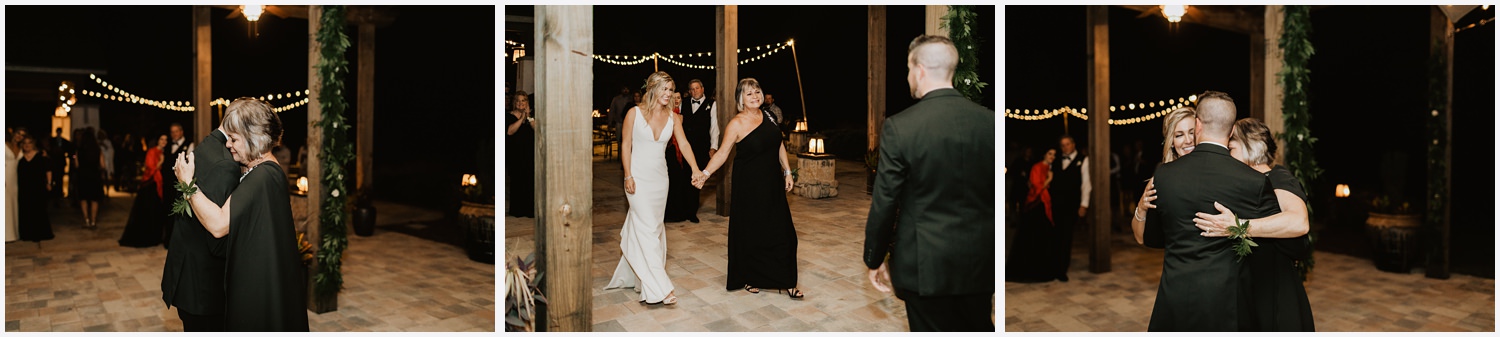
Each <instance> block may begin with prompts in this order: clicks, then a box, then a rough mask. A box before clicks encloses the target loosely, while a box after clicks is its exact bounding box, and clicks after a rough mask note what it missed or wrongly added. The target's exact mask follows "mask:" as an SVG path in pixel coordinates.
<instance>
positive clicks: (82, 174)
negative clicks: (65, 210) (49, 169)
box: [68, 145, 104, 201]
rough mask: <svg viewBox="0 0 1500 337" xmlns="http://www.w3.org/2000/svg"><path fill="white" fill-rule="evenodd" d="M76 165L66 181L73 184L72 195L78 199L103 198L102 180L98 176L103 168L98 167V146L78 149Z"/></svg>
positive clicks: (93, 199) (92, 199) (96, 199)
mask: <svg viewBox="0 0 1500 337" xmlns="http://www.w3.org/2000/svg"><path fill="white" fill-rule="evenodd" d="M77 156H78V166H77V167H75V168H74V170H75V171H74V172H73V174H72V175H71V176H69V177H68V178H69V180H68V183H69V184H71V185H73V187H74V189H73V191H74V193H75V194H74V195H72V197H74V198H76V199H78V200H87V201H99V200H103V199H104V181H103V180H101V178H100V174H101V173H100V172H101V171H103V168H100V167H99V147H98V146H97V145H96V146H88V147H84V148H80V149H78V154H77Z"/></svg>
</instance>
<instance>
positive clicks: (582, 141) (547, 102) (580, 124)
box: [535, 6, 594, 331]
mask: <svg viewBox="0 0 1500 337" xmlns="http://www.w3.org/2000/svg"><path fill="white" fill-rule="evenodd" d="M536 27H537V28H539V29H537V30H536V33H535V37H536V40H535V41H536V44H537V48H536V52H537V54H536V65H537V66H536V69H537V71H536V87H537V88H538V91H537V94H536V95H537V106H539V107H542V108H541V109H537V111H538V113H537V116H536V123H537V125H538V126H539V127H538V128H537V132H536V138H537V142H536V144H537V149H536V157H537V158H536V172H537V177H536V178H537V180H536V184H537V186H536V191H537V192H538V195H537V205H536V207H537V212H536V216H537V218H536V251H537V252H539V253H541V254H539V256H541V259H540V262H539V264H540V266H539V267H538V269H539V270H540V271H542V272H545V273H546V275H545V277H543V278H542V283H543V284H542V293H543V294H544V295H546V296H547V306H546V309H545V312H544V313H542V314H540V315H538V318H539V320H538V324H537V326H538V328H539V329H540V328H543V327H544V328H545V329H546V331H589V330H591V329H593V326H594V322H593V310H594V306H593V298H594V297H593V291H592V289H591V287H590V283H591V282H593V280H594V277H593V273H592V272H590V270H591V268H592V267H593V265H594V262H593V253H592V251H593V238H594V236H593V228H594V226H593V222H594V218H593V209H594V201H593V181H594V180H593V178H592V177H593V176H594V166H593V165H592V164H591V163H592V162H593V160H592V159H593V158H592V157H593V154H592V152H591V151H590V149H591V148H592V147H593V139H592V138H591V137H592V135H593V133H592V132H591V131H590V130H592V124H593V120H592V117H590V116H589V114H587V113H579V112H586V111H589V110H592V109H593V98H592V92H591V91H590V90H591V89H590V88H589V86H588V85H580V84H587V83H593V82H594V72H593V71H594V68H593V67H594V63H593V59H592V58H590V57H591V55H593V54H594V9H593V7H589V6H536Z"/></svg>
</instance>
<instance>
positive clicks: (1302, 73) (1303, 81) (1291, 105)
mask: <svg viewBox="0 0 1500 337" xmlns="http://www.w3.org/2000/svg"><path fill="white" fill-rule="evenodd" d="M1282 12H1283V13H1285V14H1286V19H1285V20H1283V22H1282V34H1281V39H1280V40H1279V41H1278V46H1280V47H1281V51H1282V68H1281V72H1280V73H1278V74H1277V76H1278V78H1277V81H1279V82H1280V83H1281V87H1282V100H1281V118H1282V122H1283V123H1284V125H1285V128H1286V132H1284V133H1282V134H1280V135H1278V137H1279V138H1281V140H1283V141H1285V142H1286V157H1285V162H1286V166H1287V169H1288V170H1290V171H1292V175H1294V176H1296V177H1297V180H1298V181H1299V182H1301V183H1302V186H1303V191H1307V195H1308V197H1309V198H1311V197H1312V195H1313V190H1312V189H1308V188H1306V187H1308V186H1312V182H1313V180H1316V179H1318V176H1320V175H1322V174H1323V169H1322V168H1320V167H1318V160H1317V158H1315V157H1314V152H1313V143H1316V142H1317V141H1318V138H1317V137H1313V136H1312V131H1310V127H1311V125H1312V114H1311V113H1310V112H1309V111H1308V108H1307V96H1308V89H1309V88H1310V87H1311V84H1310V83H1311V82H1312V69H1310V68H1308V61H1309V60H1310V59H1312V56H1313V46H1312V38H1311V37H1310V36H1311V35H1312V8H1311V7H1310V6H1305V5H1304V6H1285V7H1282ZM1312 212H1313V209H1312V207H1311V205H1309V207H1308V208H1307V213H1308V216H1309V217H1311V215H1312ZM1308 232H1309V234H1308V235H1307V240H1308V241H1307V244H1308V245H1309V246H1311V245H1312V243H1313V235H1312V234H1311V231H1308ZM1296 264H1297V267H1298V270H1300V271H1301V273H1302V278H1303V279H1304V280H1306V279H1307V273H1308V272H1311V271H1312V266H1313V256H1312V249H1311V248H1310V247H1309V249H1308V255H1307V257H1306V258H1305V259H1303V260H1301V261H1297V262H1296Z"/></svg>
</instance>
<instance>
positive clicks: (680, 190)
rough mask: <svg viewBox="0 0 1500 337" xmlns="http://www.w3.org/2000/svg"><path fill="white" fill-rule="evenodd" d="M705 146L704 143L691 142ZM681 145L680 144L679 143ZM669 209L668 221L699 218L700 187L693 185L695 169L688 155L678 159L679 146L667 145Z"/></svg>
mask: <svg viewBox="0 0 1500 337" xmlns="http://www.w3.org/2000/svg"><path fill="white" fill-rule="evenodd" d="M690 145H692V146H705V145H703V144H690ZM679 146H680V145H679ZM666 156H667V179H668V181H669V183H668V184H667V185H668V186H667V209H666V210H665V220H666V222H678V221H685V220H688V219H697V218H698V196H699V193H698V188H697V187H693V169H692V167H691V166H689V165H688V163H687V157H682V161H680V162H679V161H677V147H674V146H671V145H668V146H667V152H666Z"/></svg>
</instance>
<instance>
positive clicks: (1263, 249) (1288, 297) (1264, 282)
mask: <svg viewBox="0 0 1500 337" xmlns="http://www.w3.org/2000/svg"><path fill="white" fill-rule="evenodd" d="M1266 176H1268V177H1270V178H1271V187H1272V188H1275V189H1278V190H1286V191H1287V192H1292V194H1296V195H1297V197H1298V198H1301V199H1302V200H1303V201H1304V202H1305V201H1306V200H1307V193H1306V192H1304V190H1303V189H1302V183H1301V182H1300V181H1298V180H1297V177H1296V176H1293V175H1292V172H1291V171H1288V170H1287V169H1286V167H1284V166H1279V165H1278V166H1276V167H1275V168H1273V169H1271V171H1270V172H1268V173H1266ZM1255 243H1257V244H1259V245H1260V247H1256V248H1254V250H1253V253H1251V254H1250V256H1247V257H1245V263H1246V264H1247V265H1248V266H1249V268H1250V277H1251V278H1252V280H1253V281H1252V282H1251V287H1252V290H1251V291H1252V294H1254V296H1251V299H1252V300H1251V301H1252V303H1253V304H1254V306H1255V317H1256V320H1257V322H1258V323H1259V330H1260V331H1314V330H1313V317H1312V305H1311V304H1309V303H1308V300H1307V289H1306V288H1304V287H1303V286H1302V276H1301V274H1300V273H1299V272H1298V270H1297V265H1296V264H1295V262H1297V261H1301V260H1302V259H1303V258H1304V257H1306V256H1307V254H1309V251H1310V250H1311V248H1312V247H1309V244H1308V242H1307V235H1303V236H1299V237H1295V238H1286V239H1275V238H1257V239H1255Z"/></svg>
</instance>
